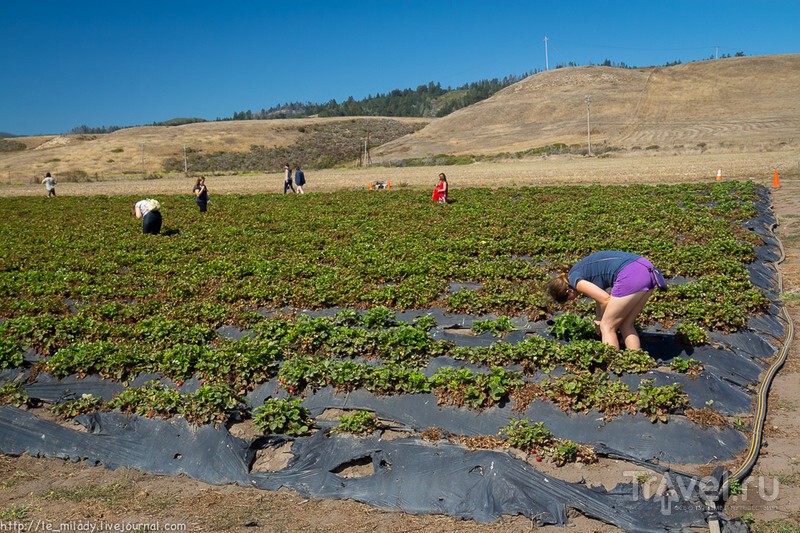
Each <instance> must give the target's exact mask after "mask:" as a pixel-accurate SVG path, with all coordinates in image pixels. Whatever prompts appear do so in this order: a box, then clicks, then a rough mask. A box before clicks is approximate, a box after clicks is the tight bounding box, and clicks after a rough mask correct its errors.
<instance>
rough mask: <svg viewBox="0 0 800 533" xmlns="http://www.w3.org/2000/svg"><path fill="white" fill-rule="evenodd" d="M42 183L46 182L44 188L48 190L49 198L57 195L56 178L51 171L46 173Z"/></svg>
mask: <svg viewBox="0 0 800 533" xmlns="http://www.w3.org/2000/svg"><path fill="white" fill-rule="evenodd" d="M42 183H43V184H44V190H46V191H47V197H48V198H50V197H51V196H55V195H56V179H55V178H54V177H53V176H51V175H50V173H49V172H48V173H47V174H45V176H44V179H43V180H42Z"/></svg>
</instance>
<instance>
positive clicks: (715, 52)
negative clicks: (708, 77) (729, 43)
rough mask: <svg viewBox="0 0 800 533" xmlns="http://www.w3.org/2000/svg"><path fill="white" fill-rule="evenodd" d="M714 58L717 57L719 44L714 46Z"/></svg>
mask: <svg viewBox="0 0 800 533" xmlns="http://www.w3.org/2000/svg"><path fill="white" fill-rule="evenodd" d="M714 59H719V46H715V47H714Z"/></svg>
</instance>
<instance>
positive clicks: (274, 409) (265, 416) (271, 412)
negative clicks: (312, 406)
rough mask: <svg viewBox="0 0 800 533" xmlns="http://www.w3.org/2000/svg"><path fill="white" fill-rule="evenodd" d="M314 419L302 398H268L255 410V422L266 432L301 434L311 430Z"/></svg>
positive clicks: (257, 426) (260, 429)
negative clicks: (302, 402) (303, 404)
mask: <svg viewBox="0 0 800 533" xmlns="http://www.w3.org/2000/svg"><path fill="white" fill-rule="evenodd" d="M312 423H313V421H312V420H311V418H310V417H309V413H308V409H306V408H305V407H303V406H302V405H301V400H300V399H294V400H279V399H276V398H267V400H265V401H264V405H262V406H260V407H256V408H255V410H253V424H254V425H255V426H256V428H258V430H259V431H261V432H263V433H265V434H282V435H293V436H300V435H305V434H306V433H308V432H309V431H311V425H312Z"/></svg>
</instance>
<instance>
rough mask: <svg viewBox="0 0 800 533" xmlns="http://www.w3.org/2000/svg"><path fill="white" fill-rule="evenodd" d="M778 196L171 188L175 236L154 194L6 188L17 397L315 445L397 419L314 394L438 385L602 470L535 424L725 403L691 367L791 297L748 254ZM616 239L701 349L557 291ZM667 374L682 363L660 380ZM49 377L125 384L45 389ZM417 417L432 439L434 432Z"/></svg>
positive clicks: (5, 311)
mask: <svg viewBox="0 0 800 533" xmlns="http://www.w3.org/2000/svg"><path fill="white" fill-rule="evenodd" d="M762 193H763V191H759V190H758V188H757V187H756V186H755V185H754V184H753V183H751V182H725V183H712V184H708V185H669V186H667V185H665V186H628V187H603V186H591V187H560V188H547V189H544V188H514V189H497V190H489V189H469V190H457V191H454V193H453V194H452V196H453V201H452V202H451V203H450V204H448V205H436V204H432V203H431V202H430V199H429V195H427V194H422V193H419V192H417V191H408V190H402V189H400V190H393V191H380V192H365V191H359V192H339V193H332V194H323V195H317V194H308V195H285V196H284V195H258V196H224V197H223V196H220V197H214V198H212V203H211V205H210V207H209V213H208V214H207V215H205V216H203V215H202V214H200V213H199V212H198V211H197V208H196V206H195V205H194V201H193V198H190V197H189V196H171V197H162V198H159V200H160V201H161V205H162V213H163V216H164V227H163V229H162V235H159V236H150V235H142V234H141V225H140V224H141V223H140V222H139V221H137V220H135V219H134V218H133V217H132V216H131V215H130V205H131V204H132V203H133V202H134V201H135V200H137V199H138V198H128V197H88V198H76V197H59V198H58V199H57V200H53V199H44V198H0V207H1V208H2V209H1V210H2V212H3V213H4V216H3V218H2V220H0V232H1V233H2V235H3V246H2V248H1V249H0V317H2V318H0V320H2V321H1V322H0V370H2V374H0V386H1V387H2V388H0V402H2V403H5V404H10V405H13V406H15V407H18V408H21V409H31V408H47V409H51V410H52V411H53V412H54V413H55V414H56V415H57V416H60V417H63V418H67V419H69V418H72V417H76V416H79V415H81V414H84V413H111V412H113V413H121V414H123V415H125V416H132V417H133V416H140V417H146V418H155V419H163V420H174V419H178V418H182V419H185V420H186V421H188V422H189V423H190V424H192V425H193V426H194V427H200V426H204V425H206V424H218V425H223V426H224V425H226V424H227V425H230V424H233V423H236V422H237V421H241V420H246V419H252V421H253V424H254V425H255V426H256V427H257V428H258V430H259V431H261V432H263V433H264V434H265V435H288V436H291V437H292V438H300V437H303V436H307V435H310V434H313V433H314V432H318V431H328V430H330V432H331V434H332V435H333V434H335V433H337V432H338V433H342V432H350V433H352V434H355V435H363V434H371V433H372V432H373V431H376V428H378V429H379V428H380V425H381V422H380V420H379V419H378V418H376V417H375V415H370V414H369V413H367V412H364V411H363V410H356V411H354V413H353V415H352V416H350V417H343V418H342V419H341V420H340V423H339V425H338V426H337V427H335V428H333V429H330V428H328V426H326V424H325V423H324V422H319V423H318V422H317V421H316V420H315V417H314V413H312V412H311V410H309V408H308V407H306V405H305V400H307V399H309V398H310V397H311V396H314V395H315V394H317V393H318V392H319V391H322V390H326V391H329V393H330V394H331V395H332V396H333V397H337V398H339V399H342V398H347V397H349V395H351V394H368V395H370V397H373V398H378V399H386V398H406V397H414V396H419V397H431V398H435V403H436V405H438V406H439V407H438V409H448V410H450V411H452V412H466V413H473V414H479V413H482V412H490V411H491V410H493V409H497V408H498V407H499V408H508V409H506V410H504V411H503V415H502V416H504V417H505V423H504V424H497V425H498V426H499V427H498V428H497V429H498V431H493V432H492V433H491V435H489V434H487V435H485V436H486V437H487V439H488V442H489V447H492V446H498V445H505V446H508V447H512V448H516V449H518V450H521V451H523V452H525V453H530V454H533V455H534V456H536V457H537V458H538V459H539V460H541V459H542V458H545V459H546V460H549V461H552V462H553V463H555V464H559V465H563V464H566V463H569V462H575V461H582V462H586V463H590V462H592V461H594V460H596V457H595V455H594V452H593V451H592V447H591V443H587V442H583V441H582V440H583V439H577V438H567V437H566V436H564V435H563V434H558V433H559V431H558V428H554V427H544V425H543V423H542V422H541V421H538V420H533V419H529V418H527V413H529V412H530V410H529V407H530V406H531V405H547V406H551V407H552V408H553V409H555V410H558V411H560V412H563V413H566V414H567V415H568V416H570V417H572V418H571V419H570V420H572V421H575V420H577V421H578V422H579V421H580V419H579V418H575V417H580V416H585V414H586V413H590V412H593V413H597V414H598V415H599V416H600V418H602V419H604V420H607V421H612V420H614V419H618V418H620V417H629V418H632V419H637V420H638V419H640V418H641V420H644V421H646V423H647V424H652V425H654V427H655V426H659V425H665V424H667V423H669V422H670V421H671V420H674V419H681V420H684V421H689V422H688V423H691V424H693V422H691V420H696V419H697V418H698V417H701V415H703V414H704V413H705V414H706V415H708V414H709V412H710V411H713V410H714V407H713V405H712V404H713V401H712V402H710V403H709V402H708V401H705V399H703V401H700V400H698V399H693V398H692V396H691V394H690V393H689V392H687V390H685V389H684V386H683V384H691V383H692V380H694V379H696V378H697V376H702V375H703V373H704V372H707V370H706V369H705V367H704V364H703V363H704V362H703V361H700V360H697V359H694V358H692V357H691V354H692V353H693V349H694V348H697V347H700V346H708V345H709V344H710V343H711V341H710V340H709V338H710V337H713V338H719V336H724V335H735V334H736V333H738V332H742V331H744V330H745V329H746V328H747V325H748V321H749V320H751V319H752V318H753V317H755V316H760V315H762V314H763V313H765V312H766V311H768V309H769V307H770V300H769V299H768V297H767V295H766V294H765V292H764V290H763V289H762V288H758V287H756V286H754V285H753V283H752V282H751V277H752V276H751V271H750V270H749V269H748V265H750V264H751V263H753V262H754V261H755V260H756V252H755V250H756V248H757V247H760V246H762V245H763V244H764V243H763V241H762V237H761V236H760V235H758V234H757V233H756V232H754V231H751V230H749V229H747V227H746V224H745V222H746V221H748V220H750V219H752V218H754V217H755V216H756V215H758V213H759V212H758V208H757V205H758V203H759V202H760V201H761V200H762ZM601 249H617V250H625V251H631V252H635V253H638V254H641V255H643V256H646V257H648V258H649V259H650V260H651V261H652V262H653V263H654V264H655V265H656V266H658V267H659V268H660V269H661V271H662V272H663V273H664V275H665V277H666V278H667V279H668V282H669V283H670V288H669V290H668V291H666V292H657V293H655V294H654V295H653V296H652V297H651V298H650V300H649V302H648V304H647V306H646V307H645V309H644V312H643V313H642V315H641V317H640V321H639V322H640V325H641V326H642V327H643V328H652V327H656V328H658V329H659V331H661V332H666V333H663V334H662V335H663V336H664V337H665V338H666V337H669V342H670V343H674V344H675V345H676V346H682V347H684V351H682V352H681V353H680V354H678V355H675V356H674V357H671V358H670V360H669V361H665V360H664V359H663V357H662V358H659V357H656V356H654V355H653V354H651V353H649V352H648V350H647V345H644V346H643V347H644V348H645V349H643V350H636V351H633V350H621V351H617V350H615V349H612V348H610V347H608V346H606V345H603V344H602V343H600V342H599V340H598V339H597V337H596V336H595V334H594V328H593V326H592V324H591V321H590V318H591V317H592V315H593V310H594V305H593V303H592V302H588V301H586V300H577V301H574V302H571V303H568V304H566V305H563V306H559V305H556V304H554V303H553V302H550V301H548V300H547V299H546V298H545V296H544V292H543V287H544V284H545V283H546V282H547V280H549V279H550V277H551V276H552V275H553V274H554V273H556V272H558V271H560V270H563V269H565V268H568V267H569V266H570V265H571V264H573V263H574V262H575V261H577V260H578V259H580V258H582V257H583V256H585V255H588V254H590V253H592V252H594V251H597V250H601ZM441 317H448V319H447V320H448V325H447V327H445V324H443V323H441V320H442V319H441ZM458 317H464V318H463V319H459V318H458ZM456 322H459V323H460V324H461V327H455V328H454V327H450V326H451V325H452V324H453V323H456ZM460 339H469V342H462V341H461V340H460ZM645 344H646V343H645ZM434 361H436V362H437V363H436V364H435V365H432V362H434ZM656 368H659V369H660V371H661V374H660V375H661V376H662V378H663V376H677V378H675V379H672V378H669V377H667V378H665V379H666V381H665V379H654V378H653V377H652V376H651V375H650V374H648V373H649V372H650V371H652V370H653V369H656ZM3 369H4V370H3ZM43 376H49V377H50V378H48V379H55V380H62V379H67V378H68V379H70V380H72V381H70V383H79V382H81V380H85V379H87V378H88V377H90V376H93V377H95V378H98V377H99V378H101V379H102V380H103V381H106V382H109V383H112V384H115V385H114V386H115V387H116V388H114V387H112V389H113V393H112V392H108V393H106V394H104V395H99V396H98V395H92V394H82V395H76V394H72V395H69V394H64V395H62V397H59V398H55V399H54V398H43V397H37V395H36V394H33V393H32V392H31V391H34V390H36V387H35V386H34V385H35V384H36V382H37V381H40V380H41V379H42V377H43ZM143 376H145V377H143ZM267 384H268V385H267ZM74 388H75V387H73V389H74ZM380 401H382V400H380ZM312 403H313V402H312ZM373 410H375V409H373ZM492 412H494V411H492ZM376 414H377V415H378V417H379V418H385V419H391V417H390V416H388V415H385V414H382V413H380V412H377V413H376ZM721 414H722V415H723V419H724V417H728V418H730V417H731V416H732V415H734V414H745V415H746V414H747V413H741V412H737V410H736V409H733V408H731V409H728V410H727V411H726V410H725V409H724V408H723V409H722V411H721ZM591 419H592V421H594V420H596V417H591ZM219 427H221V426H219ZM326 428H327V429H326ZM353 428H355V429H353ZM411 429H413V430H415V431H416V432H417V433H418V434H419V435H421V436H422V438H423V439H424V438H426V435H429V433H426V432H430V431H432V430H433V429H435V428H433V427H432V425H431V426H422V425H421V426H420V427H412V428H411ZM745 430H746V427H744V428H739V431H740V433H742V432H744V431H745ZM448 433H450V434H451V436H453V437H456V436H457V435H453V433H454V432H452V431H448V430H445V431H444V434H443V435H442V434H441V432H440V433H439V434H437V435H439V436H440V437H442V436H443V437H447V435H448ZM476 433H477V434H480V433H481V431H478V430H465V431H464V432H463V434H471V435H475V434H476ZM560 433H563V432H560ZM742 434H744V433H742ZM489 437H491V438H489ZM739 451H740V450H736V449H734V450H732V451H731V455H735V454H736V453H738V452H739Z"/></svg>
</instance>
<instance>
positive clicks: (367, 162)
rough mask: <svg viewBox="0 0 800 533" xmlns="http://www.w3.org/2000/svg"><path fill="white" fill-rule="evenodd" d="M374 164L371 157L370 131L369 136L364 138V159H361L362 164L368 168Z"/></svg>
mask: <svg viewBox="0 0 800 533" xmlns="http://www.w3.org/2000/svg"><path fill="white" fill-rule="evenodd" d="M371 164H372V159H371V158H370V157H369V132H367V138H366V139H364V159H363V160H362V161H361V166H362V167H364V168H367V167H368V166H370V165H371Z"/></svg>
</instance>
